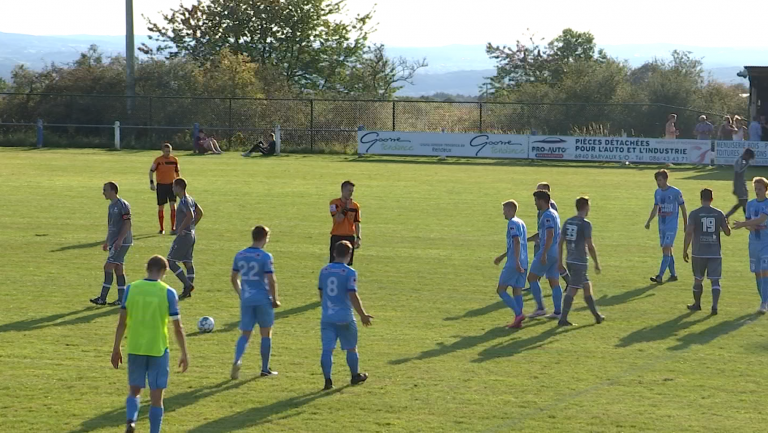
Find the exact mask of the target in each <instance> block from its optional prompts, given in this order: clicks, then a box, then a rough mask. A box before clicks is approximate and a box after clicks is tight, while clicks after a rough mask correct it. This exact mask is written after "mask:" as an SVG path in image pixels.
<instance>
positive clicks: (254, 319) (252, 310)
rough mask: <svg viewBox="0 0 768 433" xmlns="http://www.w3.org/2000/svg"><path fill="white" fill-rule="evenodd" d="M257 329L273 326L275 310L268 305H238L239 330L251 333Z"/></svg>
mask: <svg viewBox="0 0 768 433" xmlns="http://www.w3.org/2000/svg"><path fill="white" fill-rule="evenodd" d="M257 323H258V324H259V328H271V327H272V325H274V324H275V309H274V308H272V305H270V304H262V305H242V304H241V305H240V330H241V331H253V328H254V327H256V324H257Z"/></svg>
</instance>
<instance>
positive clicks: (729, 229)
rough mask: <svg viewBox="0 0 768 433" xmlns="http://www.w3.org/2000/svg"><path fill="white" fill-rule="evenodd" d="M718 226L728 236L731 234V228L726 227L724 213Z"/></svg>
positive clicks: (726, 221)
mask: <svg viewBox="0 0 768 433" xmlns="http://www.w3.org/2000/svg"><path fill="white" fill-rule="evenodd" d="M720 228H721V229H722V230H723V233H724V234H725V235H726V236H730V235H731V228H730V227H728V220H727V219H725V215H723V222H722V223H721V224H720Z"/></svg>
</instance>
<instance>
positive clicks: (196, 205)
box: [195, 203, 204, 225]
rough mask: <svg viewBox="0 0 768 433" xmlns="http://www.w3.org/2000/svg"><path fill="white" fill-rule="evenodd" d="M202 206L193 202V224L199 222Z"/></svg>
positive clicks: (201, 217)
mask: <svg viewBox="0 0 768 433" xmlns="http://www.w3.org/2000/svg"><path fill="white" fill-rule="evenodd" d="M203 215H204V213H203V208H201V207H200V205H199V204H197V203H195V225H198V224H200V220H201V219H203Z"/></svg>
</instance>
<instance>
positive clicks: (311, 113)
mask: <svg viewBox="0 0 768 433" xmlns="http://www.w3.org/2000/svg"><path fill="white" fill-rule="evenodd" d="M314 149H315V100H314V99H310V100H309V151H310V152H312V151H313V150H314Z"/></svg>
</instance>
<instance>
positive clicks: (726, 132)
mask: <svg viewBox="0 0 768 433" xmlns="http://www.w3.org/2000/svg"><path fill="white" fill-rule="evenodd" d="M735 133H736V128H735V127H734V126H733V121H731V116H725V117H723V124H722V125H720V129H719V130H718V132H717V139H718V140H723V141H732V140H733V134H735Z"/></svg>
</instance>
